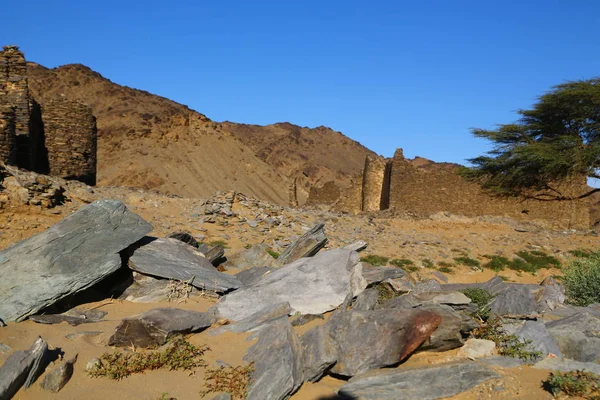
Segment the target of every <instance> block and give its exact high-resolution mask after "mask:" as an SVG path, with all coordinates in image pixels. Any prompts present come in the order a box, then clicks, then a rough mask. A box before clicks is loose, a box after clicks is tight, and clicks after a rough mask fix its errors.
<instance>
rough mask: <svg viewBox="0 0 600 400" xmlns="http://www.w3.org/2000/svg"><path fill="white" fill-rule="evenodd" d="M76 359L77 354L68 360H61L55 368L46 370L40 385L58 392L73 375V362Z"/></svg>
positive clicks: (50, 390)
mask: <svg viewBox="0 0 600 400" xmlns="http://www.w3.org/2000/svg"><path fill="white" fill-rule="evenodd" d="M76 361H77V354H75V356H73V357H71V358H70V359H69V360H66V361H63V362H61V363H60V364H59V365H58V366H57V367H56V368H54V369H53V370H52V371H50V372H48V373H47V374H46V376H44V379H43V380H42V382H40V386H41V387H42V389H44V390H47V391H49V392H52V393H58V392H60V390H61V389H62V388H63V387H64V386H65V385H66V384H67V383H68V382H69V380H70V379H71V377H72V376H73V364H75V362H76Z"/></svg>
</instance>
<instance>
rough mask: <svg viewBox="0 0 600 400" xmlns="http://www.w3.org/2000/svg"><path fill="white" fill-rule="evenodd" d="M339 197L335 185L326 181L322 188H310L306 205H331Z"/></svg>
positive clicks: (338, 190) (339, 192)
mask: <svg viewBox="0 0 600 400" xmlns="http://www.w3.org/2000/svg"><path fill="white" fill-rule="evenodd" d="M340 195H341V190H340V188H339V187H338V186H337V185H336V184H335V182H334V181H328V182H326V183H325V184H324V185H323V186H320V187H318V186H311V187H310V190H309V192H308V199H307V200H306V204H308V205H316V204H333V203H335V202H336V201H337V200H338V199H339V198H340Z"/></svg>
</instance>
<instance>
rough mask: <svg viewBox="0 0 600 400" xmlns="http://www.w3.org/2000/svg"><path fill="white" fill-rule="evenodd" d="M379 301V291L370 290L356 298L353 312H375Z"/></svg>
mask: <svg viewBox="0 0 600 400" xmlns="http://www.w3.org/2000/svg"><path fill="white" fill-rule="evenodd" d="M378 300H379V291H378V290H377V289H375V288H369V289H366V290H365V291H363V292H362V293H361V294H359V295H358V296H357V297H356V300H354V304H352V309H353V310H361V311H369V310H374V309H375V307H376V306H377V302H378Z"/></svg>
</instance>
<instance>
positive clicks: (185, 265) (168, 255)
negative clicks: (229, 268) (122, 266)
mask: <svg viewBox="0 0 600 400" xmlns="http://www.w3.org/2000/svg"><path fill="white" fill-rule="evenodd" d="M129 268H131V269H132V270H134V271H137V272H140V273H142V274H145V275H152V276H157V277H160V278H166V279H174V280H178V281H185V282H188V283H189V284H190V285H193V286H195V287H197V288H198V289H203V290H209V291H214V292H228V291H230V290H232V289H237V288H239V287H240V286H241V283H240V282H239V281H238V280H237V278H235V277H234V276H231V275H227V274H224V273H222V272H219V271H217V270H216V269H215V268H214V266H213V265H212V264H211V262H210V261H209V260H208V259H207V258H205V257H204V256H203V255H202V253H200V252H199V251H198V250H195V249H194V248H193V247H192V246H189V245H187V244H185V243H183V242H180V241H179V240H177V239H168V238H167V239H156V240H154V241H152V242H150V243H148V244H145V245H144V246H141V247H139V248H138V249H136V250H135V251H134V252H133V255H132V256H131V258H130V259H129Z"/></svg>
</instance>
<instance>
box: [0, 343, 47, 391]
mask: <svg viewBox="0 0 600 400" xmlns="http://www.w3.org/2000/svg"><path fill="white" fill-rule="evenodd" d="M49 362H50V355H49V351H48V343H46V341H45V340H43V339H42V338H38V339H37V340H36V341H35V342H34V343H33V345H32V346H31V347H30V348H29V350H21V351H16V352H14V353H13V354H11V355H10V356H9V357H8V358H7V359H6V361H5V362H4V364H3V365H2V367H0V399H1V400H9V399H11V398H12V397H13V396H14V395H15V393H17V392H18V391H19V389H20V388H21V386H25V388H26V389H27V388H28V387H29V386H31V384H33V383H34V382H35V380H36V379H37V378H38V377H39V376H40V374H41V373H42V372H44V368H46V366H47V365H48V363H49Z"/></svg>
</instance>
